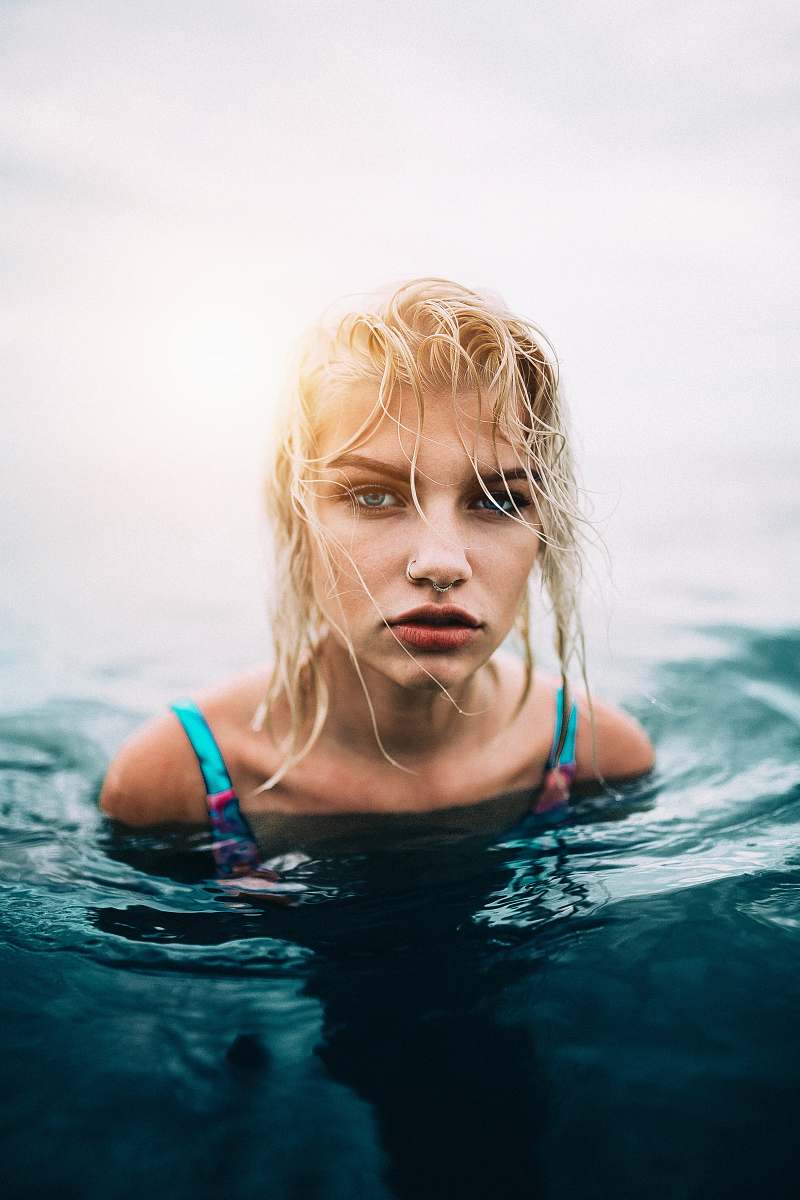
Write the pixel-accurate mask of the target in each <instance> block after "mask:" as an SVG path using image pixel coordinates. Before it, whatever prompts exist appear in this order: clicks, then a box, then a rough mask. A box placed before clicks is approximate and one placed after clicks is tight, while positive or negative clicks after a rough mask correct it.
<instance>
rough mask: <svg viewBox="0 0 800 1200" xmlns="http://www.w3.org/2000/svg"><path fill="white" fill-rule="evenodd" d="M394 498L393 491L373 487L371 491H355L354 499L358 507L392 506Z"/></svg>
mask: <svg viewBox="0 0 800 1200" xmlns="http://www.w3.org/2000/svg"><path fill="white" fill-rule="evenodd" d="M394 499H395V498H394V496H393V495H392V493H391V492H382V491H380V490H379V489H378V488H373V489H372V490H371V491H365V492H354V493H353V500H354V501H355V503H356V506H357V507H358V508H372V509H375V508H391V507H392V505H393V503H394ZM387 500H388V501H389V503H388V504H386V503H385V501H387Z"/></svg>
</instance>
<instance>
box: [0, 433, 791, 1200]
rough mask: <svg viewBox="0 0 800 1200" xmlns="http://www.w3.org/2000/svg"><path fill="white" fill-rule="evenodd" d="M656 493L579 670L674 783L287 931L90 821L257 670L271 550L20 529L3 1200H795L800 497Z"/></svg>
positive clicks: (753, 468) (754, 467) (593, 809)
mask: <svg viewBox="0 0 800 1200" xmlns="http://www.w3.org/2000/svg"><path fill="white" fill-rule="evenodd" d="M662 466H663V464H662ZM658 479H660V480H661V482H660V483H659V482H658ZM644 481H647V482H648V486H647V487H645V482H644ZM638 489H639V490H638V491H636V490H634V491H633V492H630V491H629V492H628V493H627V494H625V495H622V496H621V497H620V499H619V503H618V504H617V509H616V515H615V517H614V519H613V520H610V521H609V523H608V528H607V536H608V540H609V544H610V550H611V557H612V561H614V564H615V567H614V575H613V579H612V582H611V584H610V585H609V592H610V595H611V599H608V597H607V598H606V599H604V600H603V602H602V603H600V602H593V603H594V608H592V607H591V603H590V612H589V615H588V625H589V633H590V646H591V647H592V649H591V653H590V665H591V664H593V679H594V680H595V681H596V689H597V691H598V693H601V694H603V695H610V696H611V698H613V699H616V700H617V701H618V702H620V703H622V704H624V705H625V706H626V707H627V708H628V709H629V711H632V712H633V713H634V714H635V715H636V716H637V717H638V718H639V719H640V720H641V721H642V722H643V724H644V725H645V726H646V728H647V729H648V731H649V733H650V735H651V737H652V739H653V741H654V743H655V745H656V748H657V753H658V766H657V769H656V771H655V772H654V773H653V775H652V776H651V777H649V778H647V779H646V780H643V781H641V782H639V783H637V784H634V785H630V786H628V787H626V788H624V789H621V790H618V791H614V792H609V793H608V794H607V795H604V796H602V797H600V798H597V799H593V800H587V801H584V802H582V803H580V804H578V805H577V806H576V808H575V810H574V812H573V814H572V816H571V817H570V819H569V820H568V821H566V822H564V823H562V824H560V825H557V826H553V827H549V828H548V827H543V826H534V825H530V824H525V823H523V824H522V825H520V826H518V827H516V828H515V829H513V830H509V831H508V833H507V834H505V835H503V836H501V837H497V838H494V839H487V838H485V837H484V838H476V837H470V838H460V839H459V838H453V839H451V840H449V841H447V842H440V843H437V844H434V845H423V846H419V847H417V848H413V847H411V848H409V847H407V846H406V847H404V848H394V849H392V848H384V849H381V850H373V851H369V852H368V851H364V852H363V853H361V852H358V853H356V852H354V853H348V854H346V855H343V856H342V855H339V856H336V857H330V858H324V857H321V858H319V859H311V860H309V859H299V860H297V861H295V862H291V861H290V862H289V863H287V866H286V870H285V871H284V878H285V880H286V883H287V884H288V885H289V887H288V888H287V891H286V896H285V899H286V901H287V903H284V904H276V903H274V902H270V901H267V900H264V899H261V900H259V898H258V897H250V898H247V897H241V896H232V895H231V894H230V893H229V892H227V891H226V890H225V889H224V888H223V887H222V886H221V885H220V883H219V882H217V881H216V880H215V878H214V872H213V864H212V860H211V855H210V852H209V839H208V835H207V833H206V832H205V831H192V832H188V833H187V832H185V831H184V832H178V833H174V834H170V833H164V832H160V833H158V834H153V833H137V834H133V833H130V832H127V833H126V832H124V831H121V830H119V829H115V828H114V827H113V826H112V825H111V824H110V823H109V822H107V821H106V819H105V818H104V817H103V816H102V815H100V814H99V813H98V810H97V805H96V797H97V792H98V788H99V784H100V781H101V779H102V776H103V772H104V769H105V766H106V763H107V761H108V759H109V757H110V755H111V754H112V753H113V751H114V749H115V748H116V746H117V745H118V744H119V742H120V741H121V739H122V738H123V737H124V736H125V735H126V734H127V733H128V732H129V731H130V730H131V729H132V728H133V727H134V726H135V725H136V724H137V723H138V722H139V721H141V720H142V719H143V717H145V716H147V715H148V714H149V713H150V712H152V711H156V710H158V708H159V707H161V706H163V705H164V704H165V703H167V702H168V700H169V699H170V698H171V697H173V696H175V695H178V694H182V693H184V692H186V691H187V690H190V689H191V688H192V687H195V686H198V684H201V683H205V682H208V681H209V680H210V679H213V678H215V677H219V676H221V675H223V674H224V673H225V672H226V671H233V670H234V669H237V668H238V667H239V666H240V665H242V664H243V663H244V661H246V660H248V659H249V658H257V657H258V654H259V652H260V643H259V638H263V632H262V625H261V614H260V604H259V603H258V602H257V600H256V598H255V587H254V586H251V584H254V580H255V575H256V572H255V570H254V568H253V566H252V563H250V562H249V560H248V559H247V555H246V554H245V553H244V549H245V548H246V547H247V545H248V544H249V543H248V538H249V536H250V532H249V530H248V531H247V532H246V533H242V534H241V537H240V539H239V540H238V541H234V542H233V543H231V541H230V539H229V538H227V539H226V536H225V532H224V528H223V523H219V524H218V525H215V526H212V525H210V524H209V522H208V521H206V522H205V523H203V522H202V521H199V520H193V519H191V518H192V514H191V513H190V514H189V516H186V513H185V512H184V513H183V516H182V517H181V518H180V520H183V521H185V524H183V525H181V523H180V520H179V519H178V518H175V517H170V518H168V519H166V520H167V525H168V528H167V529H166V532H165V531H164V528H163V523H164V520H165V518H164V516H163V514H164V512H172V511H174V510H173V509H171V508H169V506H167V505H165V506H164V507H163V508H161V507H160V506H159V504H158V503H157V501H156V500H152V499H151V501H150V504H149V507H148V506H147V505H144V506H139V507H138V508H137V513H136V520H135V521H134V519H133V516H132V511H133V510H132V508H129V509H125V508H124V506H123V507H122V509H121V510H120V511H118V512H117V511H115V512H112V511H111V510H110V509H109V507H108V506H106V507H105V508H102V509H99V508H98V506H97V504H95V503H94V501H93V500H92V501H91V502H87V503H86V504H85V508H84V509H82V510H81V511H80V512H78V511H77V510H75V509H73V511H72V513H71V514H67V515H65V514H64V513H63V512H62V513H60V514H59V513H58V512H57V511H56V507H55V506H53V507H52V508H51V509H49V510H47V511H46V512H45V511H43V510H41V509H38V510H35V511H34V510H33V509H32V510H31V511H30V512H29V513H28V514H27V516H28V521H27V526H26V528H27V529H28V535H27V536H26V537H24V538H20V537H17V538H13V537H12V536H11V534H10V532H9V531H10V530H11V528H12V523H11V522H9V523H8V525H7V526H6V527H5V528H4V534H5V543H4V545H5V549H6V551H7V557H6V561H7V562H8V563H10V564H11V577H12V580H13V584H14V586H13V588H12V590H11V591H12V594H11V598H10V599H9V600H8V602H7V603H6V608H5V611H4V621H3V634H2V639H3V640H2V644H1V645H0V650H1V652H2V659H1V661H0V680H1V681H2V685H3V691H2V711H0V822H1V823H2V835H3V836H2V846H1V848H0V1013H1V1017H0V1028H1V1029H2V1043H3V1051H2V1058H0V1064H1V1065H0V1079H1V1080H2V1095H3V1101H4V1102H3V1115H2V1135H3V1172H2V1174H3V1179H4V1185H3V1192H4V1195H5V1196H8V1197H13V1198H15V1200H16V1198H18V1197H19V1198H22V1197H34V1196H36V1197H40V1196H50V1195H57V1196H59V1197H62V1198H63V1200H67V1198H71V1197H75V1198H83V1197H87V1196H99V1195H102V1196H104V1197H108V1198H113V1200H116V1198H119V1200H128V1198H131V1200H133V1197H138V1196H140V1195H141V1194H142V1193H143V1192H145V1193H146V1194H149V1195H151V1196H162V1195H163V1196H169V1197H170V1198H171V1200H189V1198H190V1197H192V1198H197V1200H203V1198H205V1197H212V1196H220V1195H223V1196H225V1197H226V1198H227V1200H251V1198H252V1197H254V1196H257V1195H261V1194H268V1195H269V1196H271V1197H274V1198H276V1200H277V1198H279V1197H280V1198H284V1197H285V1198H287V1200H288V1198H302V1200H306V1198H311V1197H320V1198H324V1200H334V1198H338V1197H342V1198H345V1197H346V1198H347V1200H351V1198H352V1197H359V1198H365V1200H372V1198H375V1200H383V1198H388V1197H397V1198H401V1200H406V1198H408V1200H411V1198H413V1200H426V1198H428V1197H438V1198H442V1197H459V1200H466V1198H471V1197H475V1198H478V1197H481V1198H484V1197H509V1198H510V1197H528V1196H531V1197H533V1196H536V1197H547V1198H548V1200H561V1198H567V1197H570V1198H572V1197H576V1196H581V1197H601V1196H602V1197H605V1196H607V1195H609V1194H613V1195H615V1196H619V1197H632V1198H633V1197H644V1196H647V1197H648V1200H653V1198H655V1197H664V1198H665V1200H684V1198H686V1200H689V1198H694V1197H698V1198H699V1197H701V1196H702V1197H713V1198H714V1200H718V1198H734V1197H735V1198H737V1200H738V1198H739V1197H742V1198H744V1197H750V1196H752V1195H763V1194H769V1195H770V1196H772V1197H789V1196H792V1197H793V1196H795V1195H796V1194H797V1191H798V1186H800V1183H799V1182H798V1180H800V1173H799V1172H798V1161H797V1159H798V1154H797V1136H796V1125H797V1120H798V1116H800V1082H798V1081H800V1032H799V1031H798V1019H797V1013H798V1010H799V1007H800V701H799V700H798V689H797V668H798V662H799V661H800V626H798V624H797V622H796V619H793V618H795V617H796V614H795V613H794V611H793V604H794V590H795V586H794V585H795V583H796V582H797V573H796V570H795V569H794V568H793V563H795V561H796V558H795V552H794V545H793V530H794V529H796V527H797V525H796V516H797V511H798V489H797V484H796V482H795V477H794V474H793V473H792V471H791V469H790V456H789V455H788V454H785V455H784V458H781V454H780V453H779V452H778V451H777V450H776V451H775V453H773V454H772V455H770V456H769V458H768V459H765V460H763V461H753V460H752V458H750V459H747V458H742V457H740V458H737V457H736V456H732V455H729V456H728V457H727V458H726V459H725V460H724V461H721V462H717V463H716V464H714V465H713V470H712V469H710V468H709V466H708V463H706V464H705V465H704V468H703V470H702V471H701V470H700V469H699V468H698V469H695V468H692V469H689V468H688V467H686V466H684V467H683V468H681V469H678V468H676V467H675V464H674V462H673V465H672V468H671V470H669V469H667V468H666V467H664V472H663V475H658V472H657V471H655V469H654V468H653V467H652V464H651V463H648V464H647V467H646V469H645V470H643V471H642V472H641V477H640V482H639V484H638ZM599 491H601V492H602V491H603V489H602V487H600V488H599ZM604 494H606V493H604ZM608 494H610V492H609V493H608ZM636 497H638V498H639V499H642V498H644V497H646V500H644V501H643V502H642V503H633V502H632V499H634V498H636ZM196 503H197V504H202V503H204V501H200V500H198V501H196ZM615 503H616V501H615ZM198 511H199V510H198ZM204 511H205V510H204ZM148 513H149V514H150V515H149V516H148ZM195 515H196V514H195ZM148 521H149V522H150V523H149V524H148ZM170 521H172V524H169V522H170ZM159 522H160V523H161V524H159ZM157 527H158V528H159V529H160V531H161V536H160V539H159V538H157V537H156V528H157ZM14 528H16V523H15V524H14ZM45 551H46V553H45ZM210 557H213V560H214V564H215V568H216V569H215V571H214V572H213V578H212V572H210V571H209V569H208V562H209V558H210ZM167 564H168V565H169V566H170V568H171V569H170V570H169V571H166V572H165V571H164V569H163V568H164V567H165V565H167ZM237 571H239V572H240V574H239V575H238V576H237V574H236V572H237ZM231 578H234V579H238V580H239V582H240V584H241V586H240V587H239V588H238V589H233V593H231V590H230V588H229V587H228V586H226V585H228V584H230V581H231ZM214 579H216V580H217V581H218V582H217V583H214ZM242 597H246V599H243V598H242ZM609 614H610V615H609Z"/></svg>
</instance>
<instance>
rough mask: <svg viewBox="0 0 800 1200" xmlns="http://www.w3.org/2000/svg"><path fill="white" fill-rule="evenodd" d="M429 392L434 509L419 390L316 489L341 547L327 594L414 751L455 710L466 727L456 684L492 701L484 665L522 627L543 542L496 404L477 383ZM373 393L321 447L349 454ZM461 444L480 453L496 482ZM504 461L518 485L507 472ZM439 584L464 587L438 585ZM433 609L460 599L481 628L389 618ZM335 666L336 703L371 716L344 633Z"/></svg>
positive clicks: (468, 702)
mask: <svg viewBox="0 0 800 1200" xmlns="http://www.w3.org/2000/svg"><path fill="white" fill-rule="evenodd" d="M425 399H426V407H425V417H424V424H423V428H422V436H421V440H420V446H419V452H418V457H417V461H416V473H415V483H416V494H417V500H418V502H419V507H420V509H421V512H420V511H418V509H417V507H416V506H415V504H414V501H413V497H412V489H411V480H410V466H409V463H410V461H411V458H412V455H413V452H414V444H415V434H416V427H417V420H418V418H417V410H416V404H415V402H414V401H413V398H409V397H408V396H407V395H404V396H402V397H401V398H399V399H398V400H396V401H395V402H394V403H393V405H392V406H391V407H390V414H389V416H387V417H384V418H383V419H382V420H381V421H380V423H379V424H378V426H377V428H376V429H374V431H373V432H372V433H371V435H370V436H369V438H368V439H367V440H366V441H364V442H363V443H361V444H359V445H358V446H357V448H355V449H352V450H347V451H345V452H343V453H342V454H337V455H336V457H335V458H334V460H333V462H332V463H331V464H330V465H329V466H327V467H326V468H325V469H324V470H323V471H322V472H321V477H320V483H319V484H318V485H316V487H315V492H316V497H317V498H316V502H315V508H316V515H317V517H318V519H319V521H320V523H321V525H322V526H323V529H324V531H325V533H326V534H327V535H329V536H330V538H331V539H332V540H333V541H334V542H335V543H336V545H335V547H334V548H333V550H332V557H333V567H334V572H333V579H332V580H331V579H330V578H329V577H326V573H325V570H324V567H323V563H322V561H321V560H319V561H318V564H317V588H318V594H319V595H320V597H321V599H322V603H323V606H324V609H325V611H326V613H328V614H329V615H330V617H331V618H332V621H333V622H335V623H336V624H337V625H339V626H340V627H342V628H344V629H346V630H347V632H348V634H349V636H350V638H351V639H352V642H353V645H354V648H355V651H356V654H357V656H358V661H359V664H360V665H361V668H362V671H363V673H364V679H365V682H366V684H367V687H368V688H369V691H370V695H371V697H372V700H373V703H374V704H375V705H376V712H377V713H378V714H379V725H381V726H382V727H386V726H388V727H390V728H392V727H394V728H397V726H398V723H399V724H400V725H401V726H402V728H403V730H404V733H403V736H402V737H401V739H400V741H401V742H404V743H406V744H407V745H408V747H409V748H411V747H412V746H413V747H417V748H419V747H420V746H421V745H425V744H430V742H431V739H435V738H436V737H437V736H438V737H441V736H442V735H443V734H445V733H446V730H447V728H448V727H449V726H451V725H452V724H453V721H454V718H456V723H458V721H457V719H458V716H459V714H458V712H457V709H456V708H455V707H454V706H453V704H452V703H451V702H450V701H448V699H447V697H446V696H444V695H443V692H442V688H443V687H446V688H447V689H448V691H449V692H450V694H451V695H452V696H453V698H454V699H455V700H456V701H457V703H458V705H459V706H460V707H465V708H470V707H471V706H473V705H478V706H483V705H484V704H486V703H487V702H489V701H490V700H491V699H492V698H493V685H492V682H491V679H490V678H487V677H486V672H484V671H482V668H483V667H484V666H485V664H486V663H487V662H488V660H489V659H490V658H491V656H492V654H493V653H494V652H495V650H496V649H497V648H498V647H499V646H500V644H501V642H502V641H503V639H504V638H505V637H506V635H507V634H508V632H509V630H510V629H511V626H512V624H513V621H514V617H515V615H516V613H517V610H518V608H519V604H520V601H521V599H522V596H523V593H524V590H525V585H526V581H527V579H528V576H529V574H530V572H531V569H532V568H533V566H534V564H535V562H536V557H537V554H538V551H539V538H538V533H537V528H536V524H535V519H536V518H535V508H534V505H533V495H532V492H531V489H530V485H529V483H528V482H527V480H526V479H525V478H524V477H523V478H520V477H519V476H520V473H521V472H520V462H519V457H518V455H517V453H515V450H514V448H513V447H512V446H511V445H510V444H509V443H508V442H505V441H503V440H501V439H499V438H498V440H497V448H495V445H494V444H493V438H492V423H491V420H490V419H489V415H488V407H487V404H486V400H485V399H484V402H483V411H482V412H481V411H480V409H479V403H478V399H477V397H476V396H475V395H473V394H470V393H459V394H458V395H457V396H456V398H455V400H454V399H453V397H452V396H451V394H450V393H449V392H447V393H445V394H439V395H437V394H434V395H429V396H426V398H425ZM374 401H375V389H374V386H370V385H367V384H363V385H360V386H358V387H354V388H353V389H352V391H351V392H350V393H349V394H348V396H347V398H346V400H345V401H344V403H340V404H339V405H337V409H336V412H335V418H334V417H333V416H332V417H330V418H329V419H328V420H327V421H325V423H324V425H323V433H322V438H321V446H320V450H321V453H322V454H330V453H334V452H335V451H337V450H338V449H339V448H340V447H341V446H342V444H343V443H345V442H346V441H347V439H348V437H349V435H350V434H352V433H353V432H354V431H355V430H357V429H358V428H359V427H360V426H361V424H362V423H363V422H364V420H365V419H366V418H367V416H368V415H369V413H370V411H371V409H372V407H373V405H374ZM462 441H464V442H465V443H466V445H467V446H468V447H469V448H470V451H471V452H472V453H474V454H475V456H476V460H477V463H478V466H479V470H480V472H481V478H482V479H483V481H484V485H485V489H486V490H484V488H483V487H482V486H481V480H480V479H479V478H478V476H477V475H476V471H475V467H474V465H473V463H472V462H471V461H470V457H469V455H468V454H467V451H466V450H465V448H464V446H463V445H462ZM500 470H502V471H503V472H504V473H505V474H506V476H507V484H506V483H504V482H503V481H502V479H501V478H498V472H499V471H500ZM487 491H488V492H489V493H490V494H489V495H487ZM509 514H510V515H509ZM409 564H413V565H412V567H411V574H412V576H413V579H410V578H409V577H408V574H407V571H408V568H409ZM434 583H436V584H439V586H441V587H445V586H446V585H447V584H450V583H452V585H453V586H452V587H450V588H449V589H448V590H447V591H446V592H437V591H436V590H435V588H434V586H433V585H434ZM423 605H425V606H435V607H436V609H438V610H443V609H444V608H445V606H457V608H458V609H460V610H463V611H464V612H465V613H466V614H468V616H469V618H470V620H471V621H472V623H473V624H472V626H471V627H468V626H465V625H463V624H462V625H460V626H457V627H455V628H452V629H449V630H446V631H442V629H441V626H438V627H437V626H436V625H434V626H431V625H429V624H425V623H420V622H419V621H417V622H410V623H408V624H401V625H397V626H394V627H387V624H386V622H387V621H388V622H390V623H391V622H393V621H396V619H397V618H398V617H400V616H402V615H403V614H406V613H408V612H409V611H410V610H414V609H418V608H419V607H420V606H423ZM384 618H385V619H386V620H384ZM326 665H327V668H328V670H329V672H330V674H331V677H332V679H333V680H335V685H336V696H337V705H336V709H337V712H348V711H350V712H353V711H356V712H358V713H359V714H361V713H362V712H363V703H364V702H363V693H362V692H361V688H360V686H359V685H358V680H357V678H356V677H355V673H354V671H353V668H352V665H351V663H350V660H349V657H348V655H347V651H346V649H345V648H344V646H343V644H342V642H341V640H340V639H338V638H337V637H336V636H335V635H334V637H333V638H332V639H331V642H330V644H329V646H328V647H327V648H326ZM354 685H355V686H354ZM343 689H345V690H346V691H348V692H350V693H352V706H355V707H352V706H350V707H349V708H348V705H347V704H346V703H342V702H341V698H342V695H343ZM359 695H361V697H362V699H361V700H359V698H358V697H359ZM334 719H335V715H334ZM461 723H462V724H463V720H462V722H461ZM471 728H472V733H473V735H474V734H475V732H476V730H475V728H474V726H472V727H471ZM343 732H344V731H343ZM350 732H352V731H350ZM398 748H400V747H398Z"/></svg>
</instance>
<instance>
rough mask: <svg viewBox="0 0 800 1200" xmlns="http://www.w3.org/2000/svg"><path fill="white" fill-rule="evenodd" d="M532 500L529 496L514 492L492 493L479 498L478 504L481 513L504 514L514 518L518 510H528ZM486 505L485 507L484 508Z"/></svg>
mask: <svg viewBox="0 0 800 1200" xmlns="http://www.w3.org/2000/svg"><path fill="white" fill-rule="evenodd" d="M530 503H531V502H530V500H529V499H528V497H527V496H522V495H519V494H518V493H516V492H512V493H511V495H509V494H508V492H490V494H489V495H488V496H486V495H484V496H479V497H478V500H477V501H476V504H477V506H478V508H479V510H480V511H481V512H489V513H496V512H499V513H504V514H506V515H507V516H513V515H514V514H515V513H516V511H517V509H523V508H528V507H529V505H530ZM484 505H485V507H484Z"/></svg>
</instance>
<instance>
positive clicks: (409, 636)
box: [389, 604, 481, 650]
mask: <svg viewBox="0 0 800 1200" xmlns="http://www.w3.org/2000/svg"><path fill="white" fill-rule="evenodd" d="M443 621H458V622H459V624H457V625H445V624H442V622H443ZM389 624H390V626H391V628H392V632H393V633H394V635H395V637H397V638H399V640H400V641H401V642H405V643H406V644H407V645H409V646H414V648H415V649H417V650H457V649H459V648H460V647H461V646H467V645H469V643H470V642H472V641H474V640H475V638H476V637H477V636H478V634H479V632H480V628H481V622H480V621H479V620H478V619H477V617H474V616H473V615H472V613H470V612H467V610H466V609H464V608H457V607H456V606H455V605H454V604H423V605H422V606H421V607H420V608H412V609H409V611H408V612H405V613H402V614H401V616H399V617H395V618H394V619H393V620H391V621H390V622H389Z"/></svg>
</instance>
